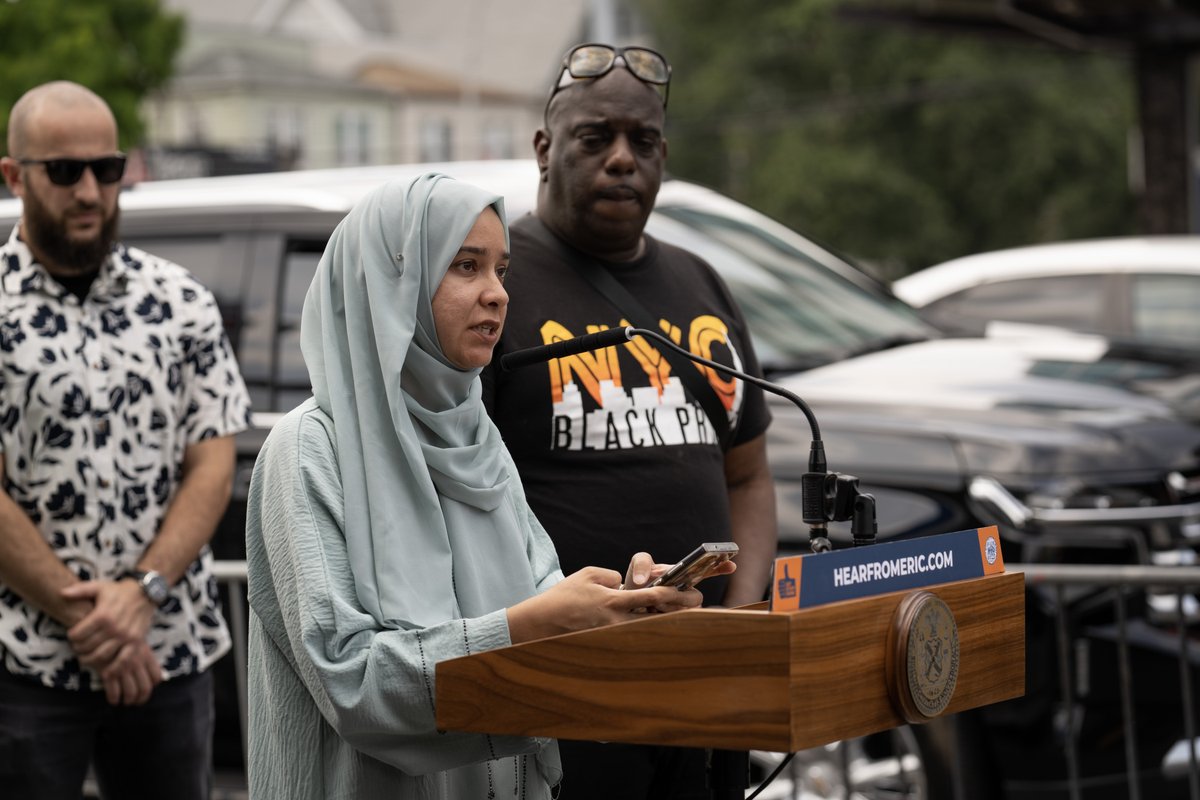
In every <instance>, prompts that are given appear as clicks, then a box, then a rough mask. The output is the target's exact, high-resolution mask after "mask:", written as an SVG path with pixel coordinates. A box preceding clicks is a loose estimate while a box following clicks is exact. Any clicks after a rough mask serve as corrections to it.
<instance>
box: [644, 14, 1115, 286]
mask: <svg viewBox="0 0 1200 800" xmlns="http://www.w3.org/2000/svg"><path fill="white" fill-rule="evenodd" d="M641 5H642V10H643V12H644V13H645V14H646V15H647V19H649V20H650V22H651V25H652V27H653V29H654V30H655V35H656V39H657V41H658V42H659V44H660V46H661V47H662V49H663V51H664V52H665V53H666V54H667V56H668V58H669V59H670V61H671V62H672V67H673V70H674V72H673V75H672V84H671V107H670V111H669V118H670V121H669V130H668V134H669V138H670V168H671V171H672V173H673V174H676V175H679V176H680V177H685V178H689V179H691V180H696V181H699V182H701V183H705V184H708V185H710V186H713V187H715V188H719V189H721V190H723V191H726V192H728V193H730V194H732V195H733V196H735V197H738V198H739V199H741V200H744V201H746V202H748V203H749V204H751V205H753V206H755V207H756V208H759V209H760V210H762V211H764V212H765V213H767V214H770V215H771V216H774V217H776V218H777V219H779V220H781V221H782V222H785V223H787V224H789V225H791V226H792V227H794V228H796V229H798V230H802V231H804V232H806V233H808V234H809V235H812V236H814V237H815V238H817V239H818V240H821V241H824V242H827V243H829V244H831V245H833V246H835V247H836V248H837V249H839V250H842V251H845V252H848V253H851V254H853V255H855V256H857V257H858V258H860V259H862V260H863V261H865V262H869V263H873V264H876V265H879V266H880V267H882V268H883V271H885V272H886V273H887V274H889V275H891V276H892V277H896V276H898V275H900V274H903V273H905V272H907V271H911V270H913V269H917V268H920V267H923V266H927V265H929V264H932V263H935V262H938V261H941V260H944V259H947V258H951V257H954V256H958V255H962V254H965V253H970V252H978V251H981V250H989V249H994V248H999V247H1007V246H1013V245H1018V244H1025V243H1029V242H1035V241H1046V240H1054V239H1066V238H1079V237H1086V236H1098V235H1118V234H1122V233H1128V232H1129V231H1130V229H1131V227H1132V219H1133V198H1132V197H1131V195H1130V192H1129V190H1128V188H1127V186H1126V137H1127V135H1128V132H1129V130H1130V129H1131V128H1132V126H1133V124H1134V120H1133V89H1132V77H1131V69H1132V67H1131V65H1130V64H1129V63H1127V62H1125V61H1123V60H1121V59H1118V58H1115V57H1112V56H1104V55H1096V54H1079V53H1070V52H1066V51H1062V50H1056V49H1054V48H1052V47H1050V46H1048V45H1043V44H1040V43H1036V42H1033V41H1032V40H1029V41H1022V42H1016V43H1014V41H1006V42H1004V43H1000V42H998V41H991V40H984V39H982V38H978V37H971V36H967V35H963V34H959V35H954V34H948V33H944V32H939V33H931V32H925V31H918V30H916V29H913V28H906V27H902V26H899V25H893V26H887V25H882V24H878V23H871V24H868V23H863V22H861V21H854V20H852V19H850V18H849V17H847V16H845V15H840V14H839V9H840V8H842V7H841V6H840V5H839V2H838V0H739V2H737V3H730V2H728V0H642V4H641Z"/></svg>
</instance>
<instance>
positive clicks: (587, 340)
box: [500, 325, 875, 553]
mask: <svg viewBox="0 0 1200 800" xmlns="http://www.w3.org/2000/svg"><path fill="white" fill-rule="evenodd" d="M635 336H643V337H645V338H647V339H653V340H654V341H655V342H658V343H659V344H661V345H662V346H664V347H667V348H669V349H671V350H673V351H675V352H676V353H679V354H680V355H682V356H683V357H684V358H687V359H689V360H690V361H694V362H696V363H697V364H703V365H704V366H706V367H710V368H712V369H714V370H716V371H717V372H720V373H722V374H724V375H728V376H731V377H734V378H738V379H739V380H743V381H745V382H747V383H751V384H754V385H755V386H757V387H759V388H760V389H762V390H763V391H765V392H770V393H771V394H776V395H779V396H780V397H783V398H785V399H787V400H790V401H792V403H793V404H795V406H796V407H797V408H799V409H800V411H801V412H803V414H804V416H805V418H806V419H807V420H808V427H809V430H810V431H811V432H812V446H811V447H810V448H809V453H808V472H805V473H804V474H803V475H802V476H801V478H800V497H801V511H802V516H803V519H804V524H806V525H808V535H809V547H810V549H811V550H812V551H813V552H814V553H824V552H828V551H830V550H832V549H833V545H832V543H831V542H830V541H829V537H828V532H829V529H828V523H829V522H830V521H834V520H846V519H851V514H853V517H854V521H855V528H854V530H855V535H854V543H855V544H856V545H858V544H871V543H872V542H873V541H874V527H875V520H874V516H875V515H874V510H875V503H874V500H875V498H874V497H871V496H870V495H861V493H860V492H858V479H857V478H853V477H850V476H844V475H839V474H838V473H836V472H833V473H831V472H829V468H828V465H827V464H826V462H825V445H824V443H823V442H822V441H821V428H820V425H818V424H817V418H816V415H814V414H813V412H812V409H811V408H809V407H808V403H806V402H804V400H803V398H801V397H800V396H799V395H797V394H796V393H795V392H790V391H788V390H787V389H784V388H783V387H782V386H779V385H777V384H774V383H771V382H770V381H767V380H764V379H763V378H759V377H757V376H755V375H749V374H747V373H745V372H742V371H741V370H738V369H734V368H733V367H728V366H726V365H724V364H720V363H718V362H716V361H713V360H712V359H708V358H704V357H703V356H698V355H696V354H695V353H692V352H691V351H689V350H686V349H684V348H682V347H680V346H679V345H677V344H676V343H675V342H673V341H671V339H669V338H668V337H666V336H664V335H663V334H661V333H659V332H658V331H652V330H648V329H646V328H635V327H633V326H632V325H628V326H625V327H622V328H609V329H607V330H603V331H599V332H598V333H589V334H587V335H586V336H577V337H575V338H574V339H564V340H562V341H559V342H552V343H551V344H543V345H539V346H537V347H528V348H525V349H523V350H516V351H513V352H511V353H505V354H504V355H502V356H501V357H500V368H501V369H502V370H504V371H505V372H509V371H512V370H515V369H520V368H521V367H527V366H530V365H531V364H539V363H542V362H545V361H549V360H550V359H552V358H565V357H567V356H573V355H578V354H580V353H586V352H588V351H589V350H600V349H603V348H605V347H612V346H613V345H617V344H622V343H624V342H628V341H631V340H632V339H633V337H635ZM860 495H861V496H862V497H864V498H867V500H865V501H863V502H855V500H856V498H857V497H859V496H860ZM859 514H863V515H864V516H865V515H868V514H869V516H870V519H869V520H867V519H865V518H864V519H862V520H859V519H858V517H859Z"/></svg>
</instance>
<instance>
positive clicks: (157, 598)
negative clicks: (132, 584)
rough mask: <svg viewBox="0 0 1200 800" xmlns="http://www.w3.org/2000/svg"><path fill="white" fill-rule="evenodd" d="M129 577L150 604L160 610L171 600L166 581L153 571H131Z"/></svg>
mask: <svg viewBox="0 0 1200 800" xmlns="http://www.w3.org/2000/svg"><path fill="white" fill-rule="evenodd" d="M129 577H131V578H133V579H134V580H135V581H137V582H138V585H139V586H141V587H142V591H143V592H145V594H146V597H147V598H149V599H150V602H151V603H153V604H154V605H156V606H159V607H160V608H161V607H162V606H163V605H164V604H165V603H166V602H167V600H169V599H170V598H171V587H170V586H168V585H167V579H166V578H164V577H163V576H162V575H161V574H160V573H158V572H155V571H154V570H152V569H150V570H137V569H135V570H132V571H130V572H129Z"/></svg>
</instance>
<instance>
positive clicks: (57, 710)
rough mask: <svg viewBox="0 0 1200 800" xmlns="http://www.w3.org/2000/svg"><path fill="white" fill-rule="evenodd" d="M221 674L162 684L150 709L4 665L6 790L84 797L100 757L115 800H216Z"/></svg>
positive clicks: (1, 763) (1, 729)
mask: <svg viewBox="0 0 1200 800" xmlns="http://www.w3.org/2000/svg"><path fill="white" fill-rule="evenodd" d="M212 731H213V697H212V676H211V675H210V674H209V673H207V672H205V673H201V674H200V675H193V676H189V677H185V678H176V679H174V680H170V681H164V682H163V683H160V684H159V685H158V686H157V687H155V689H154V693H153V694H152V695H151V696H150V700H149V702H147V703H146V704H145V705H141V706H110V705H109V704H108V702H107V701H106V700H105V699H104V692H72V691H64V690H60V689H48V688H46V687H45V686H42V685H41V684H39V683H35V682H33V681H30V680H27V679H24V678H19V677H15V676H13V675H10V674H9V673H7V672H6V671H4V670H3V669H0V787H3V790H2V792H3V795H4V796H5V797H12V798H37V800H79V798H80V796H81V795H82V793H83V781H84V778H85V777H86V775H87V769H88V764H89V763H91V764H92V767H93V769H94V771H95V774H96V780H97V782H98V783H99V784H100V794H101V796H102V797H105V798H113V799H114V800H141V798H145V799H146V800H151V798H153V800H161V798H170V799H171V800H207V798H208V796H209V788H210V783H211V761H212Z"/></svg>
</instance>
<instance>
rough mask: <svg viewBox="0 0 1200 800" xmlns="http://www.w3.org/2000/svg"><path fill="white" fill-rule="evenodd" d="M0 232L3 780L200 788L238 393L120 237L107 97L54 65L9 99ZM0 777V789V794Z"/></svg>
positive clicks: (161, 274)
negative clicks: (213, 542)
mask: <svg viewBox="0 0 1200 800" xmlns="http://www.w3.org/2000/svg"><path fill="white" fill-rule="evenodd" d="M7 146H8V155H6V156H4V157H3V158H2V159H0V170H3V173H4V179H5V182H6V183H7V184H8V186H9V188H10V189H11V190H12V192H13V194H15V195H16V196H17V197H19V198H21V201H22V212H21V219H20V221H19V222H18V224H17V226H16V227H15V229H14V230H13V231H12V234H11V235H10V236H9V238H8V240H7V242H6V243H4V244H3V245H2V246H0V486H2V487H3V490H4V491H2V492H0V786H4V787H5V788H4V792H6V793H9V794H11V796H13V797H37V798H43V799H47V800H57V799H58V798H78V797H79V796H80V793H81V791H82V786H83V782H84V779H85V776H86V773H87V769H88V765H89V762H90V763H91V764H92V765H93V767H94V770H95V774H96V778H97V780H98V782H99V785H100V791H101V794H102V796H104V797H121V798H162V797H171V798H195V799H196V800H200V798H207V797H208V795H209V783H210V780H209V774H210V771H211V765H210V762H211V749H212V744H211V742H212V727H213V709H212V703H213V699H212V679H211V676H210V675H209V673H208V672H207V671H206V670H207V668H208V667H209V666H210V665H211V664H212V663H213V662H214V661H215V660H216V659H217V658H219V657H220V656H221V655H222V654H224V653H225V652H226V651H227V650H228V649H229V646H230V640H229V633H228V631H227V629H226V626H225V623H224V621H223V620H222V619H221V614H220V610H219V607H218V604H217V595H216V591H215V589H214V588H213V587H214V586H215V583H214V581H213V576H212V555H211V553H210V551H209V550H208V546H207V543H208V540H209V539H210V538H211V536H212V534H213V531H214V530H215V528H216V524H217V522H218V520H219V518H220V516H221V514H222V513H223V511H224V509H225V506H226V504H227V502H228V499H229V494H230V489H231V484H232V476H233V469H234V444H233V435H234V434H235V433H237V432H238V431H240V430H242V429H244V428H245V427H246V425H247V422H248V416H249V400H248V395H247V393H246V389H245V386H244V384H243V383H242V379H241V376H240V374H239V372H238V369H237V364H236V363H235V361H234V358H233V353H232V351H231V349H230V347H229V343H228V341H227V339H226V338H225V334H224V330H223V328H222V323H221V317H220V314H219V312H218V310H217V307H216V302H215V300H214V299H213V296H212V294H211V293H210V292H208V291H207V290H206V289H205V288H204V287H202V286H201V285H200V284H199V283H197V282H196V280H195V279H194V278H193V277H192V276H191V275H190V274H188V273H187V272H186V271H185V270H184V269H183V268H182V267H180V266H177V265H175V264H172V263H170V262H168V261H165V260H163V259H160V258H156V257H155V256H153V255H151V254H149V253H145V252H142V251H139V250H135V249H133V248H127V247H125V246H123V245H121V244H119V243H117V242H116V236H117V222H118V218H119V213H118V193H119V191H120V181H121V177H122V175H123V173H124V168H125V157H124V156H123V155H122V154H121V153H120V152H118V150H117V126H116V121H115V119H114V118H113V115H112V112H111V110H110V109H109V108H108V105H107V104H106V103H105V102H104V101H103V100H102V99H101V98H100V97H98V96H97V95H95V94H94V93H93V92H91V91H89V90H88V89H86V88H84V87H82V86H80V85H78V84H74V83H69V82H66V81H56V82H53V83H48V84H44V85H42V86H38V87H35V88H34V89H31V90H30V91H28V92H27V93H26V94H25V95H23V96H22V97H21V99H20V100H18V101H17V103H16V104H15V105H14V106H13V108H12V111H11V114H10V116H9V129H8V141H7ZM6 796H8V795H7V794H6Z"/></svg>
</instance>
